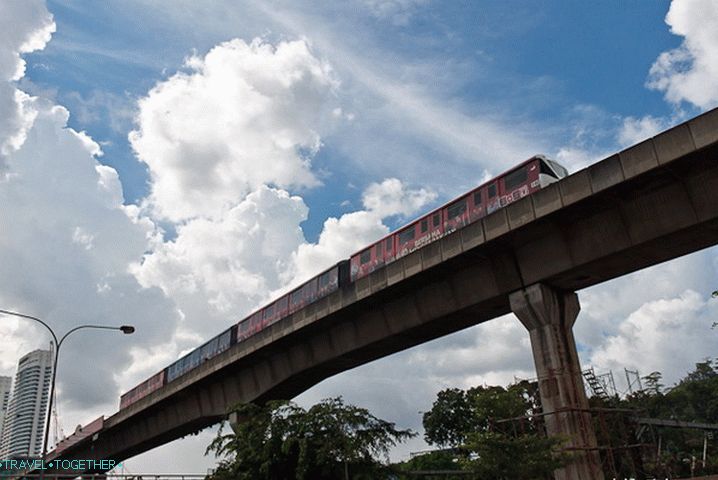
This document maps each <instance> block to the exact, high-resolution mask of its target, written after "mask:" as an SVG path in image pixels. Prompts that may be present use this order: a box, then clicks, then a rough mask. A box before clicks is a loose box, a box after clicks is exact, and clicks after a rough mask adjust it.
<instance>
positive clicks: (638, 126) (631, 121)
mask: <svg viewBox="0 0 718 480" xmlns="http://www.w3.org/2000/svg"><path fill="white" fill-rule="evenodd" d="M667 127H668V121H667V120H666V119H665V118H657V117H653V116H651V115H646V116H645V117H641V118H634V117H626V118H624V119H623V125H622V126H621V128H620V130H619V131H618V143H619V144H620V145H621V146H624V147H627V146H630V145H633V144H636V143H639V142H642V141H643V140H646V139H648V138H651V137H652V136H654V135H656V134H657V133H659V132H661V131H663V130H665V129H666V128H667Z"/></svg>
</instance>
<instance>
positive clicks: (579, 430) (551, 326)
mask: <svg viewBox="0 0 718 480" xmlns="http://www.w3.org/2000/svg"><path fill="white" fill-rule="evenodd" d="M509 301H510V303H511V310H512V311H513V312H514V314H516V316H517V317H518V318H519V320H521V323H523V324H524V326H525V327H526V329H527V330H528V331H529V334H530V336H531V349H532V350H533V356H534V363H535V365H536V373H537V376H538V382H539V393H540V394H541V405H542V407H543V412H544V413H545V414H548V415H546V416H545V421H546V430H547V433H548V434H549V435H562V436H564V437H567V438H568V439H569V441H568V444H567V445H566V446H567V447H569V448H578V449H579V450H576V454H575V457H574V459H573V461H572V462H571V463H569V464H568V465H566V467H564V468H562V469H559V470H556V471H555V472H554V478H555V479H556V480H575V479H581V480H603V472H602V470H601V461H600V457H599V454H598V450H584V449H590V448H595V447H596V446H597V443H596V434H595V432H594V430H593V425H592V423H591V415H590V413H588V412H586V411H585V410H586V409H588V399H587V398H586V392H585V390H584V388H583V378H582V375H581V366H580V364H579V362H578V353H577V352H576V342H575V341H574V338H573V331H572V327H573V324H574V322H575V321H576V316H577V315H578V311H579V310H580V306H579V304H578V296H577V295H576V294H575V293H574V292H561V291H557V290H554V289H552V288H551V287H549V286H547V285H544V284H535V285H531V286H530V287H528V288H526V289H523V290H519V291H517V292H514V293H512V294H511V295H510V297H509Z"/></svg>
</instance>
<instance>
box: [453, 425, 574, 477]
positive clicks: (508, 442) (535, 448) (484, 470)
mask: <svg viewBox="0 0 718 480" xmlns="http://www.w3.org/2000/svg"><path fill="white" fill-rule="evenodd" d="M561 443H562V442H561V440H560V439H558V438H555V437H549V438H546V437H541V436H538V435H535V434H528V433H525V434H519V435H506V434H502V433H498V432H481V433H474V434H470V435H469V436H468V441H467V443H466V445H465V446H464V448H465V449H467V450H468V451H470V452H472V453H473V454H474V455H472V456H470V457H466V458H464V459H463V463H464V464H465V465H466V467H467V469H469V470H473V471H474V472H476V476H477V478H492V479H496V480H504V479H505V480H530V479H536V478H547V477H549V478H550V477H552V472H553V471H554V470H556V469H557V468H559V467H561V466H562V465H564V464H565V463H566V461H567V459H568V454H566V453H565V452H562V451H561Z"/></svg>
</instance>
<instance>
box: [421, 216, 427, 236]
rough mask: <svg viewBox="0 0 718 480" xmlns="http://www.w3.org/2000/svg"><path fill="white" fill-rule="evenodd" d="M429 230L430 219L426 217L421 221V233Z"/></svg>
mask: <svg viewBox="0 0 718 480" xmlns="http://www.w3.org/2000/svg"><path fill="white" fill-rule="evenodd" d="M427 230H429V220H428V219H426V218H425V219H424V220H422V221H421V233H426V231H427Z"/></svg>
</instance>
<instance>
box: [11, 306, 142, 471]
mask: <svg viewBox="0 0 718 480" xmlns="http://www.w3.org/2000/svg"><path fill="white" fill-rule="evenodd" d="M0 313H4V314H5V315H13V316H15V317H20V318H27V319H28V320H34V321H35V322H38V323H40V324H41V325H42V326H43V327H45V328H46V329H47V331H48V332H50V335H52V339H53V340H54V341H55V358H54V359H53V365H52V380H51V382H50V398H49V400H48V408H47V421H46V422H45V435H44V438H43V440H42V463H43V466H44V463H45V461H46V460H47V458H46V457H47V440H48V438H49V436H50V420H51V417H52V400H53V398H54V396H55V378H56V376H57V360H58V358H59V357H60V346H61V345H62V342H63V341H65V339H66V338H67V337H69V336H70V334H72V333H74V332H76V331H78V330H81V329H83V328H95V329H101V330H119V331H121V332H122V333H124V334H126V335H129V334H131V333H134V331H135V327H133V326H132V325H122V326H121V327H110V326H107V325H79V326H77V327H74V328H72V329H71V330H70V331H68V332H67V333H66V334H65V335H63V336H62V337H61V338H60V340H58V339H57V335H55V332H54V331H53V330H52V328H50V326H49V325H48V324H47V323H45V322H43V321H42V320H40V319H39V318H37V317H33V316H32V315H25V314H24V313H18V312H11V311H9V310H2V309H0ZM40 472H41V474H43V476H44V473H45V470H44V469H43V470H41V471H40Z"/></svg>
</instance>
